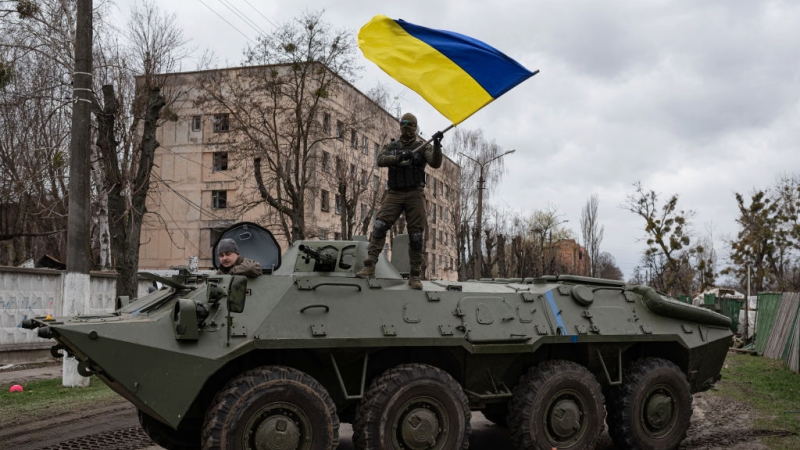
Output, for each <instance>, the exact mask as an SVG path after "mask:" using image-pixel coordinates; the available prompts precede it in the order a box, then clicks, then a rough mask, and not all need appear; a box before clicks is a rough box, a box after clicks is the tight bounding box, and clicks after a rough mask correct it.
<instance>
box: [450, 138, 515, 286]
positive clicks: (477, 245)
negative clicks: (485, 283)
mask: <svg viewBox="0 0 800 450" xmlns="http://www.w3.org/2000/svg"><path fill="white" fill-rule="evenodd" d="M515 151H516V150H509V151H507V152H505V153H502V154H500V155H497V156H495V157H494V158H492V159H490V160H488V161H484V162H482V163H481V162H478V161H477V160H476V159H474V158H471V157H469V156H467V155H465V154H463V153H461V152H459V154H461V156H463V157H465V158H467V159H468V160H470V161H472V162H474V163H475V164H477V165H478V167H480V176H479V177H478V212H477V216H478V217H477V221H476V222H475V238H474V239H473V240H472V241H473V242H472V253H473V254H474V255H475V268H474V275H473V276H474V277H475V279H476V280H479V279H480V278H481V265H482V261H481V233H482V231H483V230H481V228H482V226H483V189H484V187H483V184H484V182H485V180H484V178H483V169H484V167H485V166H486V165H487V164H489V163H490V162H492V161H494V160H495V159H500V158H502V157H503V156H506V155H509V154H511V153H514V152H515Z"/></svg>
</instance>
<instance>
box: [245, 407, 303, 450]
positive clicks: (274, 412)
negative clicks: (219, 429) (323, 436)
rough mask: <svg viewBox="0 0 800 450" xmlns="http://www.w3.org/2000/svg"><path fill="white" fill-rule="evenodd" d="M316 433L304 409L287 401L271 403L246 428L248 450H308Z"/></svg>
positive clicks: (252, 418) (254, 416)
mask: <svg viewBox="0 0 800 450" xmlns="http://www.w3.org/2000/svg"><path fill="white" fill-rule="evenodd" d="M313 432H314V430H313V429H312V427H311V422H310V421H309V420H308V416H306V414H305V413H304V412H303V410H302V409H300V408H298V407H297V406H295V405H293V404H291V403H286V402H275V403H270V404H268V405H265V406H264V407H262V408H261V409H260V410H258V412H256V413H255V414H254V415H253V416H252V417H250V420H248V421H247V424H246V425H245V426H244V434H245V435H244V436H243V441H244V442H247V445H246V450H309V449H310V446H311V442H312V434H313Z"/></svg>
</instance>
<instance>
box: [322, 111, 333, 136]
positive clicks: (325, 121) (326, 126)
mask: <svg viewBox="0 0 800 450" xmlns="http://www.w3.org/2000/svg"><path fill="white" fill-rule="evenodd" d="M322 131H323V132H324V133H325V134H326V135H329V134H331V115H330V114H329V113H325V114H323V115H322Z"/></svg>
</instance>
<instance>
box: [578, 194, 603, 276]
mask: <svg viewBox="0 0 800 450" xmlns="http://www.w3.org/2000/svg"><path fill="white" fill-rule="evenodd" d="M599 205H600V199H599V197H598V196H597V194H592V196H591V197H589V200H587V201H586V205H585V206H584V207H583V209H582V210H581V234H582V235H583V246H584V247H586V251H587V252H588V253H589V261H590V265H589V275H590V276H592V277H596V276H597V268H598V267H599V266H598V265H597V259H598V257H599V256H600V243H601V242H603V231H604V228H605V227H602V226H599V225H600V224H599V223H598V219H597V208H598V206H599Z"/></svg>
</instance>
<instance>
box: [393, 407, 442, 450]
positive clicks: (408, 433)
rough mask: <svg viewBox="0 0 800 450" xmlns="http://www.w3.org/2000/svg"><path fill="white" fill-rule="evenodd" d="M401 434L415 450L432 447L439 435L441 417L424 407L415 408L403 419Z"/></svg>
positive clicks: (405, 441) (404, 440) (406, 442)
mask: <svg viewBox="0 0 800 450" xmlns="http://www.w3.org/2000/svg"><path fill="white" fill-rule="evenodd" d="M401 435H402V438H403V442H404V443H405V444H406V445H407V446H408V447H409V448H411V449H413V450H423V449H426V448H432V447H433V446H435V445H436V438H437V437H438V436H439V419H437V418H436V414H434V413H433V412H431V411H430V410H428V409H426V408H424V407H417V408H414V409H412V410H411V411H409V413H408V414H407V415H406V416H405V418H404V419H403V423H402V429H401Z"/></svg>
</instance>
